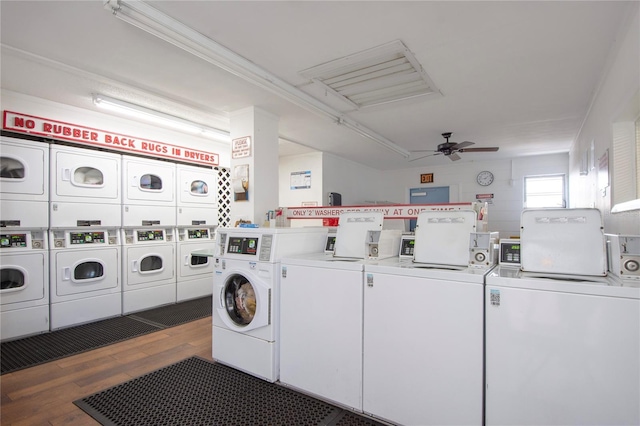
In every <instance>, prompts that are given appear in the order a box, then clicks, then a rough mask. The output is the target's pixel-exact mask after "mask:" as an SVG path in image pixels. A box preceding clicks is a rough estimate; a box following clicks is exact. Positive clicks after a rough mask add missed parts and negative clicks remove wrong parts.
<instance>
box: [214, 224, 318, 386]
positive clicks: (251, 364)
mask: <svg viewBox="0 0 640 426" xmlns="http://www.w3.org/2000/svg"><path fill="white" fill-rule="evenodd" d="M326 236H327V230H326V229H325V228H219V229H218V240H217V243H218V249H217V250H218V252H219V253H220V256H219V257H217V258H216V259H215V262H216V263H215V274H214V280H213V282H214V293H213V358H214V359H215V360H216V361H218V362H221V363H224V364H227V365H229V366H231V367H234V368H236V369H239V370H242V371H244V372H246V373H249V374H251V375H253V376H256V377H259V378H261V379H264V380H267V381H269V382H275V381H277V380H278V377H279V368H280V364H279V355H278V354H279V343H278V342H279V340H278V336H279V317H280V312H279V302H280V300H279V286H280V259H281V258H282V257H283V256H291V255H293V254H296V253H312V252H315V253H321V252H323V251H324V245H325V242H326Z"/></svg>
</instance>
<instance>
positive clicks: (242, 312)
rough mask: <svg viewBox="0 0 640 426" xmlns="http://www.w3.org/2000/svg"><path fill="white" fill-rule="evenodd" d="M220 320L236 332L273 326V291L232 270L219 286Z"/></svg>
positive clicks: (216, 296) (245, 272)
mask: <svg viewBox="0 0 640 426" xmlns="http://www.w3.org/2000/svg"><path fill="white" fill-rule="evenodd" d="M214 300H215V302H214V303H215V304H216V310H217V312H218V317H219V318H220V319H221V320H222V322H223V323H224V325H225V326H226V327H227V328H229V329H231V330H234V331H239V332H246V331H251V330H255V329H257V328H260V327H266V326H268V325H270V324H271V322H272V321H271V318H270V315H269V314H270V312H271V288H270V286H269V284H268V283H266V282H264V281H263V280H261V279H260V278H258V277H257V276H255V275H253V274H250V273H248V272H247V271H241V270H229V271H228V272H227V273H226V274H225V275H224V277H223V279H222V280H221V282H220V283H219V284H217V285H216V292H215V293H214Z"/></svg>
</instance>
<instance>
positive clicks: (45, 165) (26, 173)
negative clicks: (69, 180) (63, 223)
mask: <svg viewBox="0 0 640 426" xmlns="http://www.w3.org/2000/svg"><path fill="white" fill-rule="evenodd" d="M48 177H49V144H46V143H42V142H34V141H29V140H22V139H15V138H8V137H5V136H2V137H1V138H0V201H1V202H0V227H1V228H20V229H30V228H46V227H48V226H49V182H48Z"/></svg>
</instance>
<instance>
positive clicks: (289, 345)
mask: <svg viewBox="0 0 640 426" xmlns="http://www.w3.org/2000/svg"><path fill="white" fill-rule="evenodd" d="M382 224H383V215H382V213H380V212H362V213H353V212H351V213H344V214H342V215H340V218H339V221H338V228H337V230H336V234H335V243H334V250H333V252H329V253H325V252H324V251H323V252H322V253H316V254H310V255H303V256H295V257H293V256H291V257H286V258H284V259H283V260H282V280H281V288H280V290H281V292H280V296H281V297H280V300H281V317H280V319H281V322H280V333H281V335H280V382H281V383H282V384H284V385H286V386H290V387H292V388H294V389H296V390H298V391H302V392H304V393H308V394H311V395H313V396H315V397H318V398H321V399H324V400H327V401H330V402H332V403H334V404H338V405H341V406H345V407H348V408H350V409H353V410H356V411H362V361H363V358H362V336H363V285H364V284H363V271H364V265H365V262H366V261H368V250H367V249H368V244H367V242H368V241H367V236H368V235H370V232H371V231H373V232H380V231H381V230H382ZM398 232H399V234H398V242H399V240H400V234H401V231H400V230H398ZM394 254H395V255H396V256H397V254H398V251H397V249H396V251H395V253H394ZM365 259H367V260H365Z"/></svg>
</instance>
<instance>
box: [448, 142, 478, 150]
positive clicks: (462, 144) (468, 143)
mask: <svg viewBox="0 0 640 426" xmlns="http://www.w3.org/2000/svg"><path fill="white" fill-rule="evenodd" d="M470 145H475V142H469V141H464V142H460V143H457V144H455V145H454V146H452V147H451V149H452V150H456V151H457V150H460V149H462V148H464V147H466V146H470Z"/></svg>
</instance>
